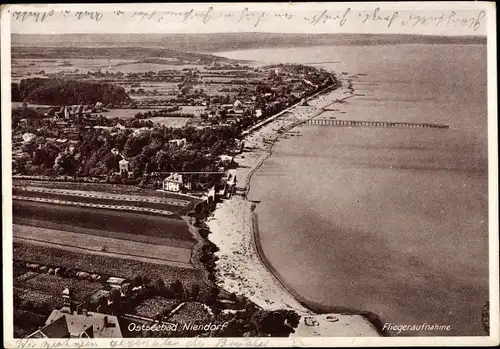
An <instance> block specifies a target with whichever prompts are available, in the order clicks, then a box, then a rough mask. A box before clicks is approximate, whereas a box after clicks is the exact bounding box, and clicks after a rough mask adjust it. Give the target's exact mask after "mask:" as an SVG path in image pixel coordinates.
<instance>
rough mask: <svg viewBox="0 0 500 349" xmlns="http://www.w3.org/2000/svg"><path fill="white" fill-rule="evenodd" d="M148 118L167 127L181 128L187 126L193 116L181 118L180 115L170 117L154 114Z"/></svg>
mask: <svg viewBox="0 0 500 349" xmlns="http://www.w3.org/2000/svg"><path fill="white" fill-rule="evenodd" d="M147 120H151V122H154V123H158V124H160V125H163V126H167V127H175V128H181V127H183V126H185V125H186V124H187V123H188V122H189V121H190V120H191V118H180V117H168V116H154V117H152V118H149V119H147Z"/></svg>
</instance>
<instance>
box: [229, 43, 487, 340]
mask: <svg viewBox="0 0 500 349" xmlns="http://www.w3.org/2000/svg"><path fill="white" fill-rule="evenodd" d="M224 55H225V56H227V57H230V58H245V59H254V60H258V61H278V60H280V59H283V57H286V59H287V60H289V61H293V62H311V61H340V62H342V63H340V64H331V65H327V66H325V67H326V68H328V69H332V70H334V71H336V72H337V73H338V74H339V75H340V74H341V72H343V71H345V72H348V73H349V74H360V73H361V74H367V75H366V76H365V75H361V76H358V77H353V79H352V80H353V81H352V82H353V87H354V90H355V93H358V94H362V96H356V97H353V98H350V99H348V102H347V103H346V104H335V105H331V106H329V108H331V109H338V110H335V111H328V112H326V113H324V114H323V115H321V116H320V118H329V117H336V118H337V119H346V120H377V121H402V120H404V121H410V122H436V123H448V124H449V125H450V129H449V130H438V129H418V128H417V129H410V128H406V129H405V128H401V129H384V128H365V127H353V128H349V127H332V126H316V125H303V126H300V127H297V128H295V129H294V131H300V133H301V135H302V136H300V137H298V136H291V137H289V138H286V139H282V140H280V141H279V142H278V143H277V144H276V145H275V146H274V148H273V155H272V156H271V157H269V158H268V159H267V160H266V161H265V162H264V164H263V166H262V167H261V168H260V169H259V170H258V171H257V172H256V173H255V175H254V176H253V177H252V181H251V191H250V193H249V199H251V200H259V201H260V203H259V204H258V206H257V209H256V212H257V213H258V216H259V230H260V234H259V237H260V239H261V243H262V248H263V252H264V254H265V256H266V258H267V259H268V260H269V262H270V263H271V264H272V265H273V267H274V268H275V269H276V270H277V272H278V273H279V276H280V279H281V280H282V281H283V282H284V283H286V284H287V285H289V286H290V287H291V288H292V289H293V290H295V291H296V292H297V293H298V294H299V295H301V297H302V298H304V299H306V300H308V304H309V305H310V306H311V307H312V308H314V309H315V310H318V311H333V310H334V309H336V307H345V308H349V309H356V310H360V311H362V310H365V311H370V312H373V313H375V314H376V315H378V316H379V317H380V318H381V319H382V321H383V322H387V323H394V324H401V325H405V324H409V325H411V324H416V325H419V324H424V323H427V324H431V325H432V324H436V325H450V328H451V330H450V331H442V332H439V331H419V332H404V333H401V334H399V335H484V332H483V328H482V325H481V308H482V307H483V305H484V304H485V303H486V301H487V300H488V230H487V229H488V195H487V194H488V186H487V185H488V173H487V172H488V171H487V104H486V100H487V96H486V46H483V45H438V46H436V45H394V46H365V47H349V46H345V47H312V48H303V49H294V50H291V49H276V50H249V51H240V52H232V53H225V54H224ZM312 57H313V58H312Z"/></svg>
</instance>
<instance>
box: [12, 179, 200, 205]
mask: <svg viewBox="0 0 500 349" xmlns="http://www.w3.org/2000/svg"><path fill="white" fill-rule="evenodd" d="M12 185H13V186H19V187H22V186H34V187H40V188H49V189H64V190H83V191H86V192H89V191H96V192H99V193H110V194H122V195H128V196H130V195H137V196H138V197H140V198H142V199H144V197H148V198H150V197H152V196H154V197H157V198H165V199H178V200H182V201H190V202H193V203H195V202H198V201H199V200H198V199H195V198H191V197H188V196H185V195H180V194H175V193H166V192H162V191H157V190H153V189H143V188H139V187H136V186H131V185H125V184H105V183H83V182H82V183H78V182H58V181H36V180H26V179H16V178H14V179H13V180H12Z"/></svg>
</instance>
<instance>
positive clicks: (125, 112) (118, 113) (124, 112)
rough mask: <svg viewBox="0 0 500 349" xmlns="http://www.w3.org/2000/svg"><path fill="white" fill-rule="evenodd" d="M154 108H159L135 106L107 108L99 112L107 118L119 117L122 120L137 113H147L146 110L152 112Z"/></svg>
mask: <svg viewBox="0 0 500 349" xmlns="http://www.w3.org/2000/svg"><path fill="white" fill-rule="evenodd" d="M155 110H159V108H140V109H139V108H137V109H125V108H124V109H122V108H117V109H109V110H108V111H106V112H103V113H101V114H102V116H104V117H107V118H109V119H114V118H119V119H123V120H127V119H133V118H134V116H135V114H137V113H147V112H148V111H150V112H153V111H155Z"/></svg>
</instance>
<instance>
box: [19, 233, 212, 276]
mask: <svg viewBox="0 0 500 349" xmlns="http://www.w3.org/2000/svg"><path fill="white" fill-rule="evenodd" d="M12 255H13V256H14V259H15V260H21V261H26V262H33V263H40V264H44V265H49V266H59V267H64V268H74V269H78V270H82V271H86V272H89V273H97V274H101V275H111V276H117V277H123V278H128V279H133V278H134V277H136V276H138V275H140V276H146V277H148V278H150V279H157V278H160V279H163V280H164V281H165V282H166V283H167V282H174V281H175V280H180V281H181V282H182V283H183V284H184V285H193V284H197V283H200V282H202V280H203V279H202V276H201V272H200V271H198V270H194V269H186V268H178V267H172V266H167V265H158V264H153V263H145V262H140V261H134V260H129V259H119V258H112V257H106V256H101V255H95V254H86V253H78V252H73V251H66V250H62V249H58V248H53V247H45V246H40V245H36V244H31V243H27V242H20V241H14V244H13V251H12Z"/></svg>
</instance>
